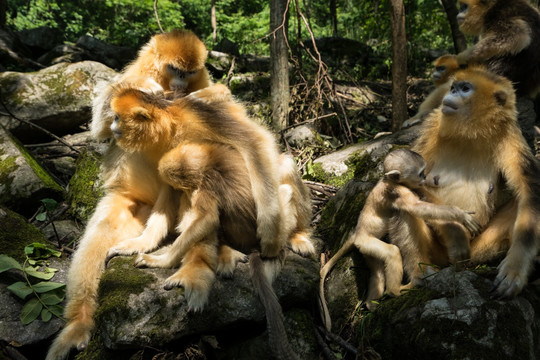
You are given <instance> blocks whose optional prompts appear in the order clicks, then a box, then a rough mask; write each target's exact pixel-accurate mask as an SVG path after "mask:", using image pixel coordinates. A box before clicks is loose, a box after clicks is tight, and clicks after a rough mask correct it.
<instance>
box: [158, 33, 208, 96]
mask: <svg viewBox="0 0 540 360" xmlns="http://www.w3.org/2000/svg"><path fill="white" fill-rule="evenodd" d="M149 46H150V49H151V51H152V53H153V55H154V65H155V68H156V69H157V70H158V71H159V72H160V73H161V74H162V79H161V86H162V87H163V89H165V90H172V91H177V92H181V93H185V92H187V91H186V90H187V89H188V87H189V85H190V84H192V83H195V82H198V81H201V79H203V78H205V77H206V76H207V74H206V69H205V67H204V64H205V62H206V56H207V54H206V46H205V45H204V43H203V42H202V41H201V40H200V39H199V38H198V37H197V35H195V34H194V33H192V32H191V31H188V30H174V31H171V32H169V33H164V34H159V35H156V36H154V37H153V38H152V39H151V40H150V43H149ZM184 95H185V94H184Z"/></svg>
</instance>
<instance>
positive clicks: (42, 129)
mask: <svg viewBox="0 0 540 360" xmlns="http://www.w3.org/2000/svg"><path fill="white" fill-rule="evenodd" d="M0 105H2V107H3V108H4V110H6V112H7V114H5V113H0V115H4V116H11V117H12V118H13V119H15V120H17V121H19V122H21V123H23V124H25V125H29V126H32V127H34V128H36V129H38V130H40V131H42V132H44V133H45V134H47V135H49V136H50V137H52V138H53V139H56V140H58V141H59V142H61V143H62V144H64V145H65V146H67V147H68V148H70V149H71V150H73V151H75V152H76V153H79V152H80V151H79V150H77V149H75V148H74V147H73V146H72V145H71V144H69V143H68V142H67V141H65V140H63V139H62V138H60V137H58V136H56V135H55V134H53V133H52V132H50V131H49V130H47V129H45V128H43V127H41V126H39V125H37V124H34V123H33V122H31V121H28V120H25V119H20V118H18V117H17V116H15V115H14V114H13V113H12V112H11V111H10V110H9V109H8V107H7V106H6V104H5V103H4V99H3V97H2V96H1V93H0Z"/></svg>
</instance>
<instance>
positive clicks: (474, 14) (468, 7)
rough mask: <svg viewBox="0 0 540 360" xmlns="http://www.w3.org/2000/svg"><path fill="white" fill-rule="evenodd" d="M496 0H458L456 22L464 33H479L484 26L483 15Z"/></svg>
mask: <svg viewBox="0 0 540 360" xmlns="http://www.w3.org/2000/svg"><path fill="white" fill-rule="evenodd" d="M495 2H496V0H460V1H459V2H458V6H459V13H458V15H457V22H458V25H459V30H460V31H461V32H462V33H463V34H465V35H479V34H480V33H481V32H482V30H483V27H484V17H485V16H486V13H487V12H488V10H489V9H490V8H491V7H492V6H493V4H494V3H495Z"/></svg>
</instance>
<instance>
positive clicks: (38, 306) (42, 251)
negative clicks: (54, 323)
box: [0, 243, 65, 325]
mask: <svg viewBox="0 0 540 360" xmlns="http://www.w3.org/2000/svg"><path fill="white" fill-rule="evenodd" d="M24 253H25V255H26V260H25V261H24V263H23V264H20V263H19V262H18V261H17V260H15V259H13V258H12V257H10V256H7V255H3V254H0V273H3V272H5V271H7V270H11V269H15V270H19V271H21V272H22V274H23V276H24V279H25V281H17V282H15V283H13V284H11V285H10V286H8V290H9V291H11V292H12V293H13V294H14V295H16V296H18V297H19V298H20V299H22V300H27V302H26V303H25V304H24V306H23V308H22V310H21V315H20V319H21V322H22V323H23V324H24V325H26V324H30V323H31V322H32V321H34V320H36V319H37V318H38V317H39V316H41V321H43V322H47V321H49V320H51V318H52V316H53V315H54V316H56V317H59V318H62V312H63V309H64V308H63V306H62V305H60V303H61V302H62V301H63V300H64V298H65V284H61V283H56V282H52V281H49V280H50V279H52V278H53V277H54V274H55V273H56V271H58V269H54V268H51V267H49V265H50V262H49V261H48V260H47V259H48V258H50V257H51V256H55V257H59V256H60V255H61V252H59V251H57V250H55V249H52V248H50V247H49V246H47V245H45V244H41V243H33V244H30V245H28V246H26V247H25V248H24ZM35 279H39V280H43V281H39V282H36V280H35Z"/></svg>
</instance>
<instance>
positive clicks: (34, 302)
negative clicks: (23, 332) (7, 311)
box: [21, 298, 43, 325]
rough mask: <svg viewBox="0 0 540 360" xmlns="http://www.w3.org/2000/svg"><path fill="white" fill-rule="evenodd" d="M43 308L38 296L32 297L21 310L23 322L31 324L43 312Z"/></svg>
mask: <svg viewBox="0 0 540 360" xmlns="http://www.w3.org/2000/svg"><path fill="white" fill-rule="evenodd" d="M41 309H43V305H42V304H41V303H40V302H39V300H38V299H36V298H33V299H30V300H29V301H28V302H27V303H26V304H24V306H23V308H22V310H21V322H22V323H23V325H27V324H30V323H31V322H32V321H34V320H36V319H37V317H38V316H39V314H40V313H41Z"/></svg>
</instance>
